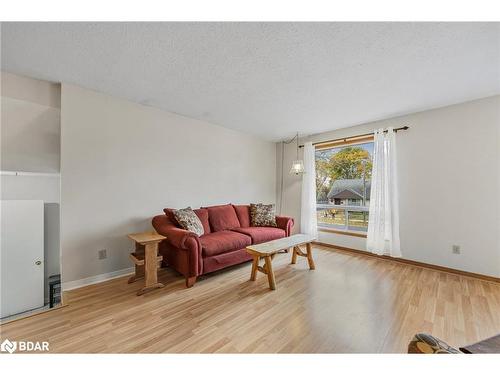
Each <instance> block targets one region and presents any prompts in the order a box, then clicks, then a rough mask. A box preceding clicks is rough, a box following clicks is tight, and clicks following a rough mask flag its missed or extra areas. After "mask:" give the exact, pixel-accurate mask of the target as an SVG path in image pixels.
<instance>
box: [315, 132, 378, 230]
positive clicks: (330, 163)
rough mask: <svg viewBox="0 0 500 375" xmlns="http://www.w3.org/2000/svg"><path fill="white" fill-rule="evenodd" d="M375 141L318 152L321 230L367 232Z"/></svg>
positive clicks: (317, 169)
mask: <svg viewBox="0 0 500 375" xmlns="http://www.w3.org/2000/svg"><path fill="white" fill-rule="evenodd" d="M372 156H373V142H372V141H371V139H370V140H369V141H366V139H365V140H364V141H363V142H360V143H354V144H349V145H333V146H329V147H320V148H318V149H317V150H316V204H317V216H318V227H319V228H320V229H334V230H341V231H355V232H366V231H367V230H368V217H369V206H370V191H371V172H372V160H373V158H372Z"/></svg>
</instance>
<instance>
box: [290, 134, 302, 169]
mask: <svg viewBox="0 0 500 375" xmlns="http://www.w3.org/2000/svg"><path fill="white" fill-rule="evenodd" d="M295 139H296V140H297V146H296V147H297V159H295V160H294V161H293V163H292V168H290V174H294V175H296V176H298V175H299V174H302V173H304V161H303V160H300V159H299V133H297V135H296V136H295Z"/></svg>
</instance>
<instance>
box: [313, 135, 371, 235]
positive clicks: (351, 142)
mask: <svg viewBox="0 0 500 375" xmlns="http://www.w3.org/2000/svg"><path fill="white" fill-rule="evenodd" d="M374 140H375V138H374V136H373V135H370V136H364V137H347V138H344V139H343V140H340V141H334V142H324V143H320V144H318V145H316V147H315V151H318V150H327V149H331V148H339V147H345V146H356V145H360V144H365V143H373V142H374ZM315 161H316V158H315ZM316 204H317V202H316ZM332 206H334V207H339V209H342V207H341V206H345V207H346V208H343V209H344V210H345V211H348V209H347V207H351V206H349V205H332ZM366 211H367V212H368V213H369V212H370V209H369V207H367V209H366ZM346 223H347V225H346V226H347V227H348V226H349V221H348V217H347V218H346ZM317 228H318V231H319V232H325V233H334V234H341V235H347V236H353V237H361V238H366V237H367V233H366V232H365V231H355V230H349V229H338V228H330V227H326V226H321V223H319V222H318V223H317Z"/></svg>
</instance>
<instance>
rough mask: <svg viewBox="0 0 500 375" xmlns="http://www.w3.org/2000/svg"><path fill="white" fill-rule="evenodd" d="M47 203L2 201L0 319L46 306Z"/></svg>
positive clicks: (39, 201) (0, 202) (0, 206)
mask: <svg viewBox="0 0 500 375" xmlns="http://www.w3.org/2000/svg"><path fill="white" fill-rule="evenodd" d="M43 209H44V206H43V201H41V200H2V201H0V211H1V233H0V237H1V247H0V272H1V274H0V283H1V284H0V292H1V294H0V317H1V318H4V317H7V316H10V315H14V314H19V313H22V312H25V311H29V310H33V309H36V308H40V307H43V305H44V264H43V262H44V252H43V247H44V234H43V233H44V228H43V225H44V224H43Z"/></svg>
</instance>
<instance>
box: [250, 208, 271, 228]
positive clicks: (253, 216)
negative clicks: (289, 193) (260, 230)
mask: <svg viewBox="0 0 500 375" xmlns="http://www.w3.org/2000/svg"><path fill="white" fill-rule="evenodd" d="M250 225H251V226H252V227H275V226H276V215H275V212H274V204H262V203H257V204H254V203H250Z"/></svg>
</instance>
